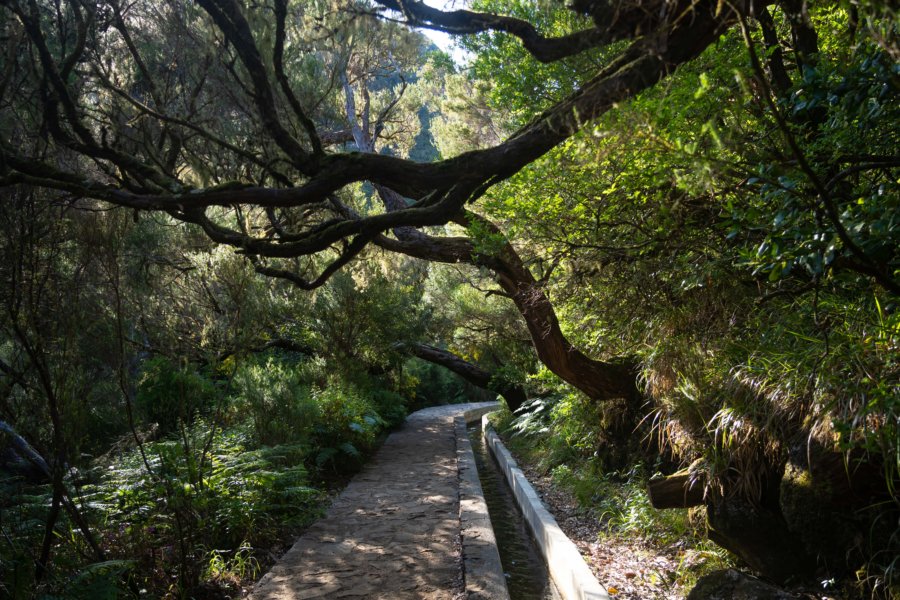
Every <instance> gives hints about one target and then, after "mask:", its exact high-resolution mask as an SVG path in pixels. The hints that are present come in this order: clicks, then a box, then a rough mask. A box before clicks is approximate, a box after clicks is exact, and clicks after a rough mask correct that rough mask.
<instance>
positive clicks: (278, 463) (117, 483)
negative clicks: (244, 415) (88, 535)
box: [84, 422, 321, 592]
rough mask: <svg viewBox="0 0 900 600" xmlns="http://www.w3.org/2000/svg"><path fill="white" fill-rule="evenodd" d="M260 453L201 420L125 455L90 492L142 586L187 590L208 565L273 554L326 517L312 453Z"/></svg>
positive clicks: (110, 542) (248, 439) (241, 436)
mask: <svg viewBox="0 0 900 600" xmlns="http://www.w3.org/2000/svg"><path fill="white" fill-rule="evenodd" d="M253 445H254V444H253V438H252V436H251V435H250V433H249V431H247V430H246V429H243V430H242V429H237V430H230V431H221V430H218V429H216V428H213V427H212V426H210V425H209V424H207V423H204V422H198V423H197V424H196V425H195V426H194V427H192V428H191V430H190V432H189V433H188V434H187V437H186V438H183V439H178V440H175V439H166V440H162V441H158V442H152V443H148V444H145V445H144V446H143V453H142V452H141V451H140V450H137V449H135V450H131V451H129V452H127V453H125V454H124V455H122V456H121V457H119V458H118V459H117V460H116V461H115V462H114V463H113V464H110V465H109V466H108V467H107V468H106V469H105V470H104V472H103V474H102V476H101V477H100V479H99V481H98V482H97V483H95V484H93V485H91V486H89V487H88V488H87V489H86V490H85V495H84V498H85V500H86V501H87V502H88V503H89V505H90V506H91V507H92V508H93V509H94V510H97V511H99V512H100V513H101V515H102V518H103V520H104V521H105V527H104V530H105V531H106V534H105V545H106V546H107V548H108V549H109V550H110V553H111V554H113V555H115V556H121V557H127V558H130V559H133V560H134V561H135V563H136V569H135V571H134V575H133V577H135V578H137V579H139V581H138V584H139V585H140V586H142V587H146V588H147V589H150V590H160V589H165V588H166V587H167V586H171V585H177V586H179V587H180V588H181V590H182V591H183V592H187V591H189V590H190V589H192V588H194V587H196V586H197V585H198V584H199V582H200V580H201V578H202V577H203V576H204V573H206V575H209V572H210V567H209V565H210V561H217V560H218V561H224V562H222V563H221V564H220V566H221V569H218V571H221V570H222V569H225V568H228V569H232V571H233V569H235V568H237V567H236V566H235V563H234V561H235V560H237V559H238V557H239V556H244V555H247V554H248V552H249V549H256V548H267V547H269V546H270V545H272V544H273V543H274V541H275V540H276V539H277V538H278V536H279V535H280V533H281V532H282V531H283V530H284V528H285V527H291V526H301V525H304V524H306V523H309V522H310V521H311V520H312V519H313V518H315V517H316V516H317V515H318V514H319V510H320V506H321V496H320V492H318V491H317V490H316V489H314V488H312V487H310V486H309V485H308V477H307V470H306V468H305V466H304V459H305V457H306V452H307V448H306V447H305V446H304V445H302V444H284V445H279V446H271V447H269V446H264V447H258V448H254V447H253ZM145 457H146V458H145ZM145 459H146V462H145ZM242 553H243V554H242ZM216 557H218V558H216ZM249 560H250V557H249V556H244V562H246V561H249ZM254 560H256V559H255V558H254ZM245 566H246V565H245ZM244 570H245V571H246V569H244Z"/></svg>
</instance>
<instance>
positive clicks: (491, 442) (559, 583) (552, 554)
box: [481, 414, 609, 600]
mask: <svg viewBox="0 0 900 600" xmlns="http://www.w3.org/2000/svg"><path fill="white" fill-rule="evenodd" d="M481 424H482V429H483V431H484V439H485V441H486V442H487V445H488V448H490V450H491V453H493V455H494V458H496V459H497V463H498V464H499V465H500V469H501V470H502V471H503V474H504V476H505V477H506V481H507V483H509V487H510V488H511V489H512V491H513V494H514V495H515V498H516V502H517V503H518V505H519V508H520V509H521V510H522V514H523V515H524V516H525V521H526V522H527V523H528V526H529V527H530V528H531V533H532V534H534V539H535V541H537V544H538V547H539V548H540V549H541V554H543V555H544V560H545V561H546V562H547V567H548V569H549V571H550V577H551V578H552V579H553V583H555V584H556V587H557V588H558V589H559V592H560V594H561V595H562V597H563V598H564V600H576V599H577V600H609V595H608V594H607V593H606V589H605V588H604V587H603V586H602V585H600V582H599V581H597V578H596V577H594V574H593V573H591V570H590V568H589V567H588V566H587V563H586V562H584V558H582V556H581V553H580V552H578V548H577V547H576V546H575V544H574V543H573V542H572V540H570V539H569V538H568V536H566V534H565V533H563V531H562V529H560V528H559V524H558V523H557V522H556V519H554V518H553V515H551V514H550V512H549V511H548V510H547V509H546V508H544V505H543V504H542V503H541V499H540V497H539V496H538V494H537V492H536V491H535V490H534V488H533V487H532V486H531V484H530V483H529V482H528V479H527V478H526V477H525V474H524V473H523V472H522V469H520V468H519V466H518V464H517V463H516V460H515V459H514V458H513V457H512V455H511V454H510V453H509V450H507V449H506V446H504V445H503V442H501V441H500V437H499V436H498V435H497V434H496V433H495V432H494V429H493V427H491V425H490V422H489V421H488V416H487V414H485V415H484V416H482V418H481Z"/></svg>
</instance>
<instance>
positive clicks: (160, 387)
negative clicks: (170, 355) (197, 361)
mask: <svg viewBox="0 0 900 600" xmlns="http://www.w3.org/2000/svg"><path fill="white" fill-rule="evenodd" d="M215 399H216V388H215V385H214V384H213V383H212V381H210V380H209V379H207V378H206V377H204V376H203V375H201V374H199V373H198V372H196V371H195V370H193V369H191V368H190V366H187V365H186V366H183V367H177V366H175V365H174V364H172V362H171V361H170V360H169V359H167V358H165V357H156V358H151V359H149V360H147V361H145V362H144V364H143V365H142V369H141V377H140V379H139V380H138V387H137V395H136V397H135V404H136V407H137V409H138V412H139V413H140V415H141V416H142V417H143V418H144V419H145V420H146V421H148V422H154V423H158V424H159V428H160V431H161V432H163V433H166V432H170V431H174V430H175V428H176V426H177V425H178V422H179V421H181V422H183V423H190V422H192V421H193V420H194V419H195V418H196V417H197V416H198V415H203V414H206V413H208V411H209V410H210V409H211V408H212V407H213V405H214V404H215Z"/></svg>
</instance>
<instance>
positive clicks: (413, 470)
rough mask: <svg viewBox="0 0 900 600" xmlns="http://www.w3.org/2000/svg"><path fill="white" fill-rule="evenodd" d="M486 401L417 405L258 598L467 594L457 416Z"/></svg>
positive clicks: (435, 599) (434, 599) (261, 586)
mask: <svg viewBox="0 0 900 600" xmlns="http://www.w3.org/2000/svg"><path fill="white" fill-rule="evenodd" d="M486 405H487V404H484V403H481V404H457V405H451V406H437V407H433V408H426V409H424V410H420V411H418V412H416V413H413V414H412V415H410V416H409V418H407V420H406V423H405V424H404V426H403V428H402V429H400V430H399V431H397V432H395V433H393V434H391V435H390V437H388V439H387V440H386V441H385V443H384V445H383V446H382V447H381V449H379V450H378V452H377V453H376V454H375V456H374V457H373V459H372V460H371V461H370V462H369V464H368V465H366V467H364V468H363V470H362V471H361V472H360V473H359V474H358V475H357V476H356V477H354V478H353V479H352V480H351V482H350V483H349V484H348V485H347V487H346V489H345V490H344V491H343V492H341V494H340V496H338V498H337V499H336V500H335V502H334V504H333V505H332V506H331V508H330V509H329V510H328V512H327V514H326V515H325V517H323V518H322V519H320V520H319V521H317V522H316V523H315V524H313V525H312V526H311V527H310V528H309V529H307V530H306V531H305V532H304V533H303V535H302V536H301V537H300V538H299V539H298V540H297V542H296V543H295V544H294V546H293V547H292V548H291V549H290V550H289V551H288V552H287V553H286V554H285V555H284V556H283V557H282V558H281V560H279V561H278V563H277V564H276V565H275V566H274V567H273V568H272V570H271V571H269V573H267V574H266V575H265V576H264V577H263V578H262V579H261V580H260V581H259V583H258V584H257V585H256V587H255V589H254V592H253V594H252V596H251V598H253V600H275V599H278V600H287V599H291V600H295V599H297V600H299V599H304V598H348V599H352V598H373V599H377V598H383V599H388V598H390V599H395V598H396V599H407V598H409V599H412V598H423V599H427V600H444V599H446V600H454V599H456V598H462V597H464V584H463V578H462V569H461V557H460V548H459V533H460V523H459V479H458V469H457V462H456V434H455V431H454V425H453V419H454V418H455V417H456V416H459V415H462V414H463V413H464V412H465V411H467V410H471V409H473V408H479V407H482V406H486Z"/></svg>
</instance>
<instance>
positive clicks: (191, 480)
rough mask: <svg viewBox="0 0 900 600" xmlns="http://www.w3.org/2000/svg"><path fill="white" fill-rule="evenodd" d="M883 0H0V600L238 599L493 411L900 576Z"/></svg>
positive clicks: (818, 573) (742, 539)
mask: <svg viewBox="0 0 900 600" xmlns="http://www.w3.org/2000/svg"><path fill="white" fill-rule="evenodd" d="M896 11H897V8H896V5H895V4H894V3H892V2H879V1H876V0H821V1H819V2H807V1H806V0H777V1H774V0H769V1H767V0H733V1H728V0H573V1H572V2H571V4H564V3H563V2H561V1H556V0H535V1H529V0H472V2H471V3H466V6H465V7H462V6H459V7H456V6H453V5H451V6H449V7H448V8H446V9H445V10H439V9H436V8H432V7H429V6H427V5H425V4H423V3H421V2H418V1H415V0H371V1H370V0H295V1H294V2H289V0H259V1H249V0H197V1H196V2H190V1H187V0H171V1H167V2H157V1H155V0H132V1H130V2H124V1H120V0H0V15H2V21H0V46H2V48H0V132H2V134H0V202H2V204H0V297H2V312H0V491H2V494H0V596H2V597H11V598H30V597H44V598H118V597H137V596H141V597H154V598H155V597H168V598H206V597H210V598H212V597H240V593H241V586H246V585H248V582H252V580H253V578H254V577H256V576H258V575H259V574H260V570H261V569H262V568H264V567H265V565H266V564H268V563H269V562H270V561H271V558H272V556H273V555H274V554H276V553H277V549H278V548H279V547H282V546H283V544H284V543H286V542H287V541H288V540H289V539H290V536H291V535H292V533H293V532H296V531H297V530H299V528H302V527H303V526H304V525H306V524H308V523H309V522H311V521H312V520H313V519H315V518H316V517H317V516H318V515H319V514H320V513H321V510H322V508H323V507H324V506H325V505H326V504H327V499H328V495H329V494H330V493H332V492H333V491H334V490H335V489H338V488H339V487H340V485H341V484H342V482H345V481H346V479H347V477H348V475H349V474H351V473H353V472H354V471H355V470H356V469H358V468H359V467H360V465H361V464H362V463H363V462H364V461H365V459H366V457H367V456H369V455H370V454H371V452H372V451H373V450H374V449H375V448H377V446H378V444H379V443H380V441H381V440H382V439H383V438H384V435H385V434H386V433H387V432H388V431H389V430H390V429H391V428H393V427H395V426H397V425H398V424H400V423H402V421H403V419H404V418H405V416H406V415H407V414H408V413H409V412H410V411H412V410H415V409H417V408H420V407H423V406H428V405H432V404H439V403H448V402H457V401H469V400H484V399H493V398H494V397H500V398H502V399H503V400H504V401H505V403H506V405H507V406H508V408H509V409H510V411H512V415H510V416H509V417H508V420H509V429H510V431H513V432H515V434H516V435H520V436H524V437H526V438H528V439H529V440H530V441H529V445H531V446H534V447H542V448H544V449H545V453H544V460H545V461H546V467H547V469H548V470H553V472H554V473H557V474H562V475H561V476H560V479H561V480H565V481H568V482H569V483H570V484H571V485H573V486H575V487H576V488H579V489H595V488H596V486H595V488H591V486H592V485H594V484H596V483H597V482H605V483H609V482H610V481H613V480H620V481H626V482H627V483H628V484H629V485H631V484H635V485H638V487H640V488H641V489H642V490H643V489H644V487H645V486H648V487H649V501H650V502H652V505H653V506H654V507H656V510H659V511H664V512H665V511H677V512H678V513H679V514H684V515H686V514H687V512H688V510H690V511H691V515H692V517H691V518H692V520H694V521H697V520H698V519H699V520H700V522H701V525H700V528H701V529H702V535H704V536H708V538H709V539H710V540H711V541H712V542H713V543H714V544H716V545H717V546H718V547H720V548H722V549H725V550H727V551H728V552H729V553H730V556H731V560H733V561H734V563H733V564H736V565H738V566H739V567H740V568H743V569H745V570H747V571H750V572H754V573H756V574H758V575H761V576H762V577H763V578H765V579H766V580H768V581H771V582H774V583H777V584H791V583H796V582H804V581H815V582H826V583H828V585H829V586H830V588H829V589H831V590H832V592H830V593H833V594H843V595H844V596H845V597H848V598H850V597H853V598H855V597H859V598H870V597H874V598H893V597H900V560H898V556H900V494H898V484H900V310H898V300H900V170H898V169H900V155H898V149H900V94H898V91H900V63H898V59H900V38H898V21H897V12H896ZM423 30H435V31H440V32H444V33H447V34H450V35H451V36H453V38H454V39H455V41H456V43H457V44H458V45H459V48H460V49H461V51H460V53H459V54H457V55H456V58H454V57H453V56H451V55H450V54H448V53H447V52H445V51H442V50H440V49H438V48H437V47H436V46H435V45H434V44H433V43H432V42H431V41H430V40H429V38H427V37H426V36H425V35H423V33H422V31H423ZM650 476H653V477H652V479H650ZM601 487H602V486H601ZM590 495H591V494H590V493H588V494H586V496H590ZM586 501H587V500H586ZM698 515H699V516H698Z"/></svg>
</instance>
